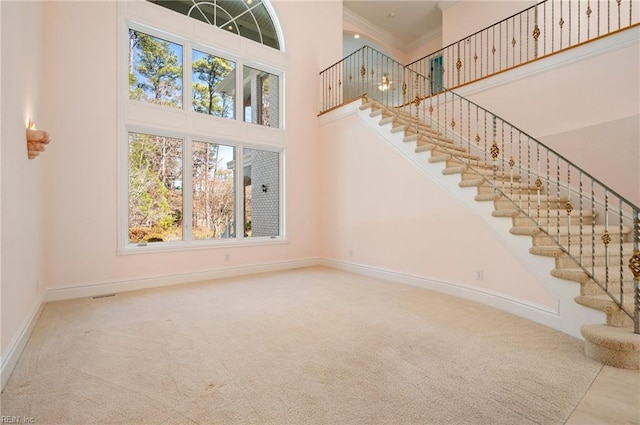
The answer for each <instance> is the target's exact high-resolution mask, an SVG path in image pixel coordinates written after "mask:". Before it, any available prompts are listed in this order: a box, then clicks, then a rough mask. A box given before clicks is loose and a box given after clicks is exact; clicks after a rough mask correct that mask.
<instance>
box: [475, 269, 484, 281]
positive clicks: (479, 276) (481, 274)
mask: <svg viewBox="0 0 640 425" xmlns="http://www.w3.org/2000/svg"><path fill="white" fill-rule="evenodd" d="M483 279H484V270H478V271H477V272H476V280H483Z"/></svg>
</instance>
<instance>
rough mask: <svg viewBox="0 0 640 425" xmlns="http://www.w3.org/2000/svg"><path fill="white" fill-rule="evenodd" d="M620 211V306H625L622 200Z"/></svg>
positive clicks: (619, 202) (619, 205)
mask: <svg viewBox="0 0 640 425" xmlns="http://www.w3.org/2000/svg"><path fill="white" fill-rule="evenodd" d="M618 211H619V213H620V216H619V217H618V220H619V225H618V227H619V231H620V236H619V239H620V242H618V245H620V305H624V250H623V247H624V244H623V242H624V239H623V231H624V215H623V205H622V199H620V200H619V201H618Z"/></svg>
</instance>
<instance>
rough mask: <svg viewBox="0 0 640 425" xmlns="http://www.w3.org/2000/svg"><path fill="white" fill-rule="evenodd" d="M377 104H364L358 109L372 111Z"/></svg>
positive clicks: (370, 102) (371, 102) (372, 102)
mask: <svg viewBox="0 0 640 425" xmlns="http://www.w3.org/2000/svg"><path fill="white" fill-rule="evenodd" d="M376 104H377V102H374V101H369V102H364V103H363V104H362V105H360V107H359V109H360V110H361V111H364V110H366V109H373V107H374V106H376Z"/></svg>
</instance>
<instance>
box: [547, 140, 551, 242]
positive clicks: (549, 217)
mask: <svg viewBox="0 0 640 425" xmlns="http://www.w3.org/2000/svg"><path fill="white" fill-rule="evenodd" d="M550 156H551V155H549V152H547V155H546V157H547V174H546V176H547V191H546V192H547V233H549V231H550V226H551V205H550V203H549V202H548V199H549V197H550V196H551V169H550V164H549V161H550V159H549V157H550Z"/></svg>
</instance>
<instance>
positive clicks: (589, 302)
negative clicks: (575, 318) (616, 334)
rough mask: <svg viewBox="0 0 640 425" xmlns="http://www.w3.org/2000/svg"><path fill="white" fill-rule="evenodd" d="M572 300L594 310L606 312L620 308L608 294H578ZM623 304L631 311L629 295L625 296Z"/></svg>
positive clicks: (631, 305) (631, 303)
mask: <svg viewBox="0 0 640 425" xmlns="http://www.w3.org/2000/svg"><path fill="white" fill-rule="evenodd" d="M574 301H575V302H577V303H578V304H580V305H583V306H585V307H589V308H593V309H595V310H600V311H603V312H605V313H607V314H610V313H614V312H617V311H619V310H620V307H618V305H617V304H616V303H615V302H614V301H613V300H612V299H611V297H610V296H609V295H606V294H600V295H578V296H577V297H575V298H574ZM624 306H625V307H626V308H627V309H629V310H631V311H633V300H632V299H631V297H630V296H629V297H627V299H625V300H624Z"/></svg>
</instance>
